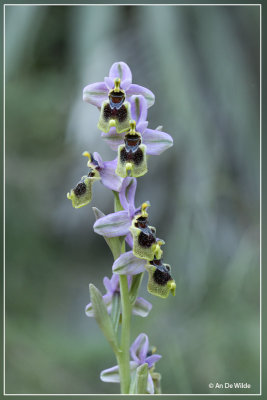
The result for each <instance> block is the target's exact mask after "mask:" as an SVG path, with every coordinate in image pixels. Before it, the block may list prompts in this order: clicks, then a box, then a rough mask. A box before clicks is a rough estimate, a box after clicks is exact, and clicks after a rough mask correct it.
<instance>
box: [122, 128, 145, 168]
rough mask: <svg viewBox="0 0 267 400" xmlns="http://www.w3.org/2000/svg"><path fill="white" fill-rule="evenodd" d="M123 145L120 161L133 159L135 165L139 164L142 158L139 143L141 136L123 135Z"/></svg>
mask: <svg viewBox="0 0 267 400" xmlns="http://www.w3.org/2000/svg"><path fill="white" fill-rule="evenodd" d="M124 142H125V147H124V148H123V149H122V150H121V152H120V160H121V162H128V161H133V163H134V164H135V165H139V164H141V162H142V161H143V159H144V154H143V151H142V150H141V149H139V145H140V144H141V138H140V136H139V135H130V134H129V135H125V138H124Z"/></svg>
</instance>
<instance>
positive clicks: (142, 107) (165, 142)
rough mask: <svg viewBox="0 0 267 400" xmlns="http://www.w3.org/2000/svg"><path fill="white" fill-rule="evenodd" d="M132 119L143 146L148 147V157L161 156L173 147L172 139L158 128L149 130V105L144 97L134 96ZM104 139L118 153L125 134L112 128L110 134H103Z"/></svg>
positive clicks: (131, 103) (132, 99)
mask: <svg viewBox="0 0 267 400" xmlns="http://www.w3.org/2000/svg"><path fill="white" fill-rule="evenodd" d="M129 102H130V105H131V118H132V119H133V120H134V121H135V122H136V131H138V132H139V133H140V134H141V137H142V144H143V145H145V146H146V154H147V155H159V154H161V153H162V152H163V151H165V150H167V149H168V148H169V147H171V146H172V145H173V140H172V137H171V136H170V135H169V134H168V133H165V132H162V131H161V130H159V129H160V128H157V129H155V130H153V129H148V128H147V126H148V122H147V120H146V118H147V103H146V101H145V99H144V98H143V96H133V97H132V98H131V99H130V101H129ZM101 136H102V137H103V139H104V140H105V141H106V142H107V143H108V145H109V146H110V147H111V149H112V150H115V151H118V147H119V146H120V145H122V144H123V142H124V137H125V133H118V132H116V129H115V128H111V129H110V131H109V132H107V133H104V132H103V133H102V135H101Z"/></svg>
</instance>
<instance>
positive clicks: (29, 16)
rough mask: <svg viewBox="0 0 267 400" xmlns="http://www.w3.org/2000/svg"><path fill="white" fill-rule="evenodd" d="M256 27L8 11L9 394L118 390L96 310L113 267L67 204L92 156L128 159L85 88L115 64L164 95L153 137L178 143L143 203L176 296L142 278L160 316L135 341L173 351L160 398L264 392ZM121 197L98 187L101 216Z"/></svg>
mask: <svg viewBox="0 0 267 400" xmlns="http://www.w3.org/2000/svg"><path fill="white" fill-rule="evenodd" d="M259 22H260V9H259V7H258V6H253V7H250V6H232V7H227V6H217V7H216V6H210V7H201V6H192V7H189V6H179V7H175V6H171V7H167V6H163V7H158V6H152V7H148V6H118V7H116V6H111V7H110V6H99V7H97V6H40V7H37V6H7V7H6V28H5V29H6V31H5V55H6V66H5V68H6V69H5V71H6V99H5V105H6V392H7V393H118V391H119V386H118V385H116V384H106V383H103V382H101V381H100V380H99V373H100V371H101V370H102V369H105V368H108V367H111V366H112V365H114V364H115V363H116V362H115V358H114V356H113V354H112V351H111V350H110V348H109V346H108V344H107V343H106V342H105V339H104V337H103V335H102V333H100V331H99V329H98V327H97V325H96V323H95V321H94V320H93V319H89V318H87V317H86V316H85V313H84V307H85V305H86V304H87V303H88V302H89V300H90V299H89V292H88V284H89V282H93V283H94V284H95V285H96V286H97V287H99V288H100V290H101V291H102V292H103V291H104V288H103V285H102V279H103V277H104V276H105V275H106V276H109V277H110V276H111V265H112V256H111V254H110V253H109V250H108V248H107V246H106V245H105V242H104V241H103V238H102V237H100V236H97V235H96V234H94V232H93V229H92V225H93V222H94V217H93V213H92V210H91V207H90V206H87V207H84V208H82V209H80V210H74V209H73V208H72V207H71V202H70V201H68V200H67V199H66V192H67V191H69V189H70V188H71V187H73V185H74V184H76V182H77V181H78V179H79V178H80V177H81V176H82V175H83V174H84V172H85V171H86V170H87V168H86V161H85V159H84V158H83V157H82V156H81V153H82V152H83V151H84V150H88V151H98V152H99V153H100V154H101V155H102V156H103V158H104V159H106V160H111V159H113V158H114V156H115V153H113V152H112V151H111V150H110V149H109V148H108V147H107V146H106V145H105V144H104V142H103V141H102V140H101V138H100V132H98V130H97V128H96V125H97V121H98V114H99V113H98V110H97V109H96V108H94V107H93V106H91V105H88V104H86V103H83V101H82V89H83V87H84V86H85V85H87V84H89V83H93V82H97V81H102V80H103V77H104V76H107V75H108V71H109V68H110V66H111V65H112V63H113V62H116V61H125V62H126V63H128V64H129V66H130V68H131V69H132V73H133V82H134V83H138V84H140V85H143V86H146V87H148V88H150V89H151V90H152V91H153V92H154V93H155V95H156V103H155V105H154V106H153V107H152V108H151V109H149V114H148V119H149V127H150V128H152V129H154V128H156V127H157V126H158V125H163V128H164V130H165V131H166V132H168V133H170V134H171V135H172V136H173V139H174V147H173V148H171V149H170V150H168V151H167V152H166V153H164V154H162V155H161V156H157V157H151V158H150V160H149V173H148V174H146V175H145V176H144V177H142V178H141V179H139V180H138V190H137V202H136V203H137V204H140V203H141V202H142V201H144V200H147V199H149V200H150V202H151V204H152V207H151V208H150V222H151V224H152V225H154V226H156V227H157V231H158V234H159V236H160V237H162V238H164V239H165V241H166V245H165V246H164V260H165V262H167V263H170V264H171V265H172V271H173V275H174V277H175V279H176V282H177V294H176V297H174V298H173V297H169V298H168V299H167V300H165V301H164V300H162V299H158V298H156V297H153V296H151V295H150V294H148V293H146V279H145V280H144V282H143V287H142V295H143V296H144V297H145V298H147V299H148V300H149V301H151V302H152V303H153V309H152V311H151V314H150V316H149V317H148V318H145V319H143V318H139V317H133V318H134V321H133V327H132V340H134V339H135V337H136V336H137V335H138V334H139V333H141V332H145V333H147V334H148V335H149V338H150V342H151V344H153V345H155V346H156V347H157V351H158V353H160V354H162V355H163V358H162V360H161V361H160V362H159V363H158V364H157V370H158V371H159V372H161V373H162V377H163V378H162V390H163V393H212V390H210V389H209V388H208V383H209V382H214V383H216V382H220V383H224V382H230V383H233V382H247V383H250V384H251V385H252V388H251V390H250V391H243V393H248V392H249V393H258V392H259V334H260V331H259V147H260V135H259V107H260V105H259V67H260V65H259V51H260V36H259V35H260V30H259ZM112 202H113V200H112V193H109V192H108V190H107V189H106V188H104V187H103V186H102V185H101V184H98V185H97V184H95V185H94V194H93V201H92V206H97V207H98V208H100V209H101V210H102V211H103V212H105V213H109V212H111V211H112ZM222 392H223V391H222V390H214V393H222ZM229 392H230V391H229V390H228V391H227V393H229ZM232 392H233V393H238V392H240V393H242V390H241V391H238V390H236V391H232Z"/></svg>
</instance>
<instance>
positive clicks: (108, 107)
mask: <svg viewBox="0 0 267 400" xmlns="http://www.w3.org/2000/svg"><path fill="white" fill-rule="evenodd" d="M120 82H121V80H120V78H115V79H114V86H115V87H114V89H111V90H110V91H109V94H108V100H105V101H103V103H102V106H101V111H100V117H99V122H98V125H97V126H98V128H99V129H100V130H102V131H104V132H108V131H109V130H110V128H111V127H115V128H116V131H117V132H118V133H121V132H125V131H127V130H128V129H129V121H130V115H131V113H130V110H131V106H130V103H128V102H127V101H125V91H124V90H123V89H121V87H120Z"/></svg>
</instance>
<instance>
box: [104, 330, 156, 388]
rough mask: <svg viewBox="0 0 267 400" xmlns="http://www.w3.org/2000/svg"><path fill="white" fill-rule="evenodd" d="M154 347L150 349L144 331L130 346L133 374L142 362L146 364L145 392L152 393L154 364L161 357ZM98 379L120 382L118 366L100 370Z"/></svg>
mask: <svg viewBox="0 0 267 400" xmlns="http://www.w3.org/2000/svg"><path fill="white" fill-rule="evenodd" d="M155 350H156V349H155V348H153V349H152V350H151V349H150V348H149V340H148V336H147V335H146V334H145V333H140V335H139V336H137V338H136V339H135V341H134V342H133V344H132V346H131V347H130V356H131V359H132V361H130V369H131V373H132V374H133V373H134V371H135V370H136V369H137V368H138V367H139V366H140V365H143V364H147V365H148V377H147V389H146V390H147V393H149V394H154V392H155V389H154V383H153V376H154V366H155V363H156V362H158V361H159V360H160V359H161V355H160V354H154V353H155ZM100 379H101V380H102V381H103V382H120V375H119V367H118V365H115V366H114V367H112V368H108V369H106V370H104V371H102V372H101V374H100Z"/></svg>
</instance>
